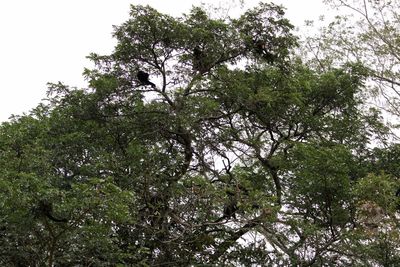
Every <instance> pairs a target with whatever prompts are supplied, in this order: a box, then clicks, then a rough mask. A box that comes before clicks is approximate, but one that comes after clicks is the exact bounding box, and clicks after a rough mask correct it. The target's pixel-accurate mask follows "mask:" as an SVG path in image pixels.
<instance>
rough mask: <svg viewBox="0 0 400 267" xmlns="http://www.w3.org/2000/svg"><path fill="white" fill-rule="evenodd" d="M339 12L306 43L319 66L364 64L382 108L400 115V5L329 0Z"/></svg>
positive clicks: (395, 3) (370, 1)
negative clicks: (349, 63)
mask: <svg viewBox="0 0 400 267" xmlns="http://www.w3.org/2000/svg"><path fill="white" fill-rule="evenodd" d="M326 2H327V3H328V4H330V5H331V6H333V7H334V8H335V10H334V12H335V11H336V13H337V16H336V17H335V19H334V20H333V21H332V22H331V23H330V24H329V25H328V26H326V27H322V28H321V30H320V32H319V33H318V34H317V36H316V37H315V38H310V39H309V40H308V41H306V43H308V47H309V48H310V51H311V53H312V54H313V55H314V56H313V57H314V61H315V62H316V63H317V64H318V65H319V66H322V67H323V66H324V65H325V63H327V64H326V66H325V67H327V66H329V65H331V64H338V63H339V64H340V63H343V62H355V63H358V64H362V65H363V66H364V67H365V70H366V73H365V74H366V76H368V77H369V80H370V81H371V82H372V83H371V85H372V86H371V87H372V89H373V90H372V91H373V93H374V95H375V96H379V98H378V101H375V103H377V104H378V105H379V106H380V108H381V109H384V110H386V111H388V112H389V113H391V114H394V115H396V116H399V114H400V111H399V109H398V107H399V86H400V73H399V66H400V57H399V54H400V43H399V38H398V36H399V34H400V33H399V29H400V19H399V5H400V2H399V1H397V0H395V1H391V0H390V1H387V0H383V1H375V0H365V1H364V0H362V1H361V0H358V1H347V0H328V1H326Z"/></svg>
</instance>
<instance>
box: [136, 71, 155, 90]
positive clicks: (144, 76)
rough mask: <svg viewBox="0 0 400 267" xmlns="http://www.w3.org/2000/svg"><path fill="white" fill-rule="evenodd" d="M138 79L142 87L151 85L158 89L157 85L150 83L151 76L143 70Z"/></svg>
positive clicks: (138, 74)
mask: <svg viewBox="0 0 400 267" xmlns="http://www.w3.org/2000/svg"><path fill="white" fill-rule="evenodd" d="M136 77H137V78H138V80H139V82H140V83H141V84H142V85H150V86H151V87H153V88H156V85H155V84H154V83H152V82H150V81H149V74H148V73H147V72H144V71H142V70H139V71H138V73H137V75H136Z"/></svg>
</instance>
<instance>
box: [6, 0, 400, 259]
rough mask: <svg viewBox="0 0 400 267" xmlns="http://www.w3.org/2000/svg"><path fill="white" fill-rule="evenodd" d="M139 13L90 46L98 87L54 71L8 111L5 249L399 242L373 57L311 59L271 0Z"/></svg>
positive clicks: (203, 252) (392, 249)
mask: <svg viewBox="0 0 400 267" xmlns="http://www.w3.org/2000/svg"><path fill="white" fill-rule="evenodd" d="M130 15H131V18H130V19H129V20H128V21H127V22H125V23H123V24H122V25H121V26H118V27H116V28H115V33H114V36H115V37H116V39H117V41H118V44H117V46H116V48H115V51H114V52H113V53H112V54H111V55H106V56H100V55H96V54H92V55H91V59H92V60H93V61H94V62H95V63H96V68H95V69H93V70H86V71H85V76H86V78H87V79H88V81H89V88H88V89H79V90H78V89H73V90H72V89H70V88H69V87H68V86H65V85H63V84H51V85H50V90H49V98H48V100H47V101H46V102H44V103H41V104H40V105H39V106H38V107H37V108H36V109H34V110H33V111H32V112H31V113H30V114H29V115H26V116H22V117H19V118H15V119H14V120H13V121H11V122H9V123H4V124H3V125H2V126H1V127H0V183H1V189H0V192H1V193H0V196H1V197H0V205H1V207H2V209H1V210H0V212H1V213H2V214H1V215H2V216H0V218H1V219H0V230H1V231H2V235H0V246H1V250H0V251H1V252H0V263H1V264H2V265H6V266H10V265H11V266H20V265H26V266H29V265H35V266H36V265H46V266H76V265H83V266H86V265H94V266H110V265H111V266H190V265H224V266H225V265H226V266H239V265H244V266H250V265H252V264H256V265H261V266H288V265H292V266H313V265H315V266H317V265H318V266H320V265H324V266H332V265H335V266H349V265H353V266H357V265H358V266H365V265H363V264H370V265H371V266H372V265H373V264H374V263H376V262H378V263H385V264H386V263H387V262H388V263H389V262H395V261H396V260H397V259H398V257H399V255H398V252H396V251H397V250H396V249H397V246H398V243H396V242H397V241H398V236H397V235H395V234H393V233H395V231H394V230H392V229H393V228H385V227H387V226H388V225H392V224H393V223H394V220H393V218H394V214H395V211H396V202H395V198H394V193H393V192H392V191H393V190H395V182H394V178H393V176H392V175H383V174H382V173H380V170H381V169H383V168H386V166H394V165H393V164H388V165H385V163H384V162H385V161H384V159H385V156H384V155H385V153H384V151H383V152H382V151H379V152H378V151H370V150H369V149H368V147H367V145H368V143H369V142H370V136H372V135H373V133H374V132H375V131H378V130H382V129H381V124H380V123H379V121H378V120H377V117H376V114H375V113H373V114H368V113H365V112H364V111H362V110H361V109H359V107H360V105H362V98H361V97H360V95H361V94H360V91H361V90H362V89H363V86H364V80H363V78H364V76H363V75H362V74H363V68H360V67H359V66H358V65H351V64H348V65H343V66H342V67H338V68H330V69H329V70H326V71H322V72H318V71H315V70H313V69H311V68H309V67H307V66H305V65H303V64H302V63H301V61H300V60H298V59H296V58H295V57H294V56H293V54H292V51H293V49H294V47H295V46H296V39H297V38H296V37H295V36H293V34H292V33H291V30H292V28H293V27H292V26H291V25H290V24H289V22H288V21H287V20H286V19H285V18H284V17H283V16H284V12H283V10H282V9H281V8H280V7H278V6H275V5H272V4H260V5H259V6H258V7H256V8H254V9H252V10H249V11H246V12H245V13H244V14H243V15H242V16H241V17H239V18H238V19H230V18H227V19H215V18H211V17H209V16H208V15H207V13H206V12H205V11H204V10H203V9H201V8H193V9H192V11H191V12H190V13H189V14H187V15H184V16H183V17H181V18H173V17H170V16H168V15H165V14H161V13H159V12H158V11H156V10H155V9H153V8H151V7H148V6H146V7H144V6H132V9H131V13H130ZM139 71H142V72H145V73H147V74H148V76H147V74H146V75H143V73H142V74H141V77H142V78H140V79H139V77H138V75H137V74H138V72H139ZM139 76H140V75H139ZM144 76H146V79H147V80H151V83H154V86H153V85H152V84H149V83H146V81H145V80H144V79H143V77H144ZM373 155H376V156H377V157H378V156H379V157H380V159H382V160H381V161H380V163H379V164H380V165H379V164H375V162H376V161H375V158H374V156H373ZM373 163H374V164H373ZM388 169H389V167H388ZM369 173H370V174H369ZM393 173H394V172H393ZM368 174H369V175H368ZM382 181H383V182H382ZM376 184H381V185H382V186H380V187H377V188H378V189H376V191H374V193H372V192H371V193H370V194H367V193H365V190H371V189H373V188H375V187H374V185H376ZM372 213H374V214H377V216H378V215H379V216H381V217H379V218H385V220H383V221H376V220H374V221H371V220H369V221H368V220H367V219H368V218H369V217H370V216H368V215H370V214H372ZM360 214H361V215H362V216H361V215H360ZM383 234H386V235H385V238H386V239H384V238H380V237H382V236H383ZM380 235H382V236H380ZM369 240H372V241H371V242H369ZM381 244H383V245H382V246H380V247H379V246H378V245H381ZM396 244H397V245H396ZM374 247H379V248H380V250H378V251H377V252H376V253H375V254H371V253H370V250H371V249H372V248H374ZM386 266H388V265H386Z"/></svg>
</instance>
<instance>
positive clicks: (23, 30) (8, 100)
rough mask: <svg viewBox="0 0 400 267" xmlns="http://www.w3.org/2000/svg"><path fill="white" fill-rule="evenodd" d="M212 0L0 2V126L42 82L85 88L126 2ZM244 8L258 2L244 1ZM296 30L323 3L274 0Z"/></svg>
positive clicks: (183, 4) (161, 5) (36, 96)
mask: <svg viewBox="0 0 400 267" xmlns="http://www.w3.org/2000/svg"><path fill="white" fill-rule="evenodd" d="M202 2H205V3H217V2H218V1H217V0H207V1H195V0H158V1H157V0H147V1H146V0H142V1H138V0H0V122H1V121H5V120H7V119H8V118H9V117H10V115H11V114H17V115H19V114H22V113H23V112H28V111H29V110H30V109H32V108H34V107H35V106H36V105H37V104H38V103H39V102H40V101H41V99H42V98H44V97H45V93H46V90H47V86H46V83H47V82H55V83H56V82H58V81H61V82H63V83H65V84H67V85H70V86H77V87H85V85H86V83H85V81H84V79H83V77H82V72H83V69H84V67H91V63H90V62H89V61H88V60H87V59H86V56H87V55H89V54H90V53H91V52H95V53H98V54H109V53H111V52H112V50H113V47H114V45H115V41H114V40H113V39H112V37H111V32H112V25H119V24H121V23H122V22H124V21H125V20H127V19H128V12H129V6H130V4H149V5H151V6H153V7H154V8H156V9H158V10H159V11H160V12H163V13H168V14H171V15H174V16H179V15H180V14H181V13H182V12H187V11H188V10H189V9H190V7H191V6H192V5H199V4H201V3H202ZM246 2H247V3H248V4H249V5H254V4H256V3H258V2H259V1H255V0H248V1H246ZM274 2H275V3H279V4H283V5H284V6H285V7H286V8H287V17H288V18H289V19H290V20H291V22H292V23H293V24H294V25H296V26H302V25H303V21H304V20H306V19H315V20H316V19H317V18H318V17H319V15H321V14H322V13H323V12H324V10H326V8H325V7H324V5H323V4H322V0H277V1H274Z"/></svg>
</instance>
